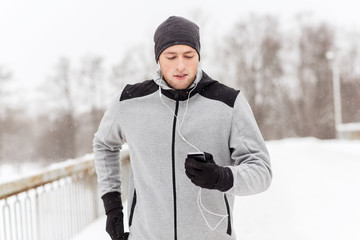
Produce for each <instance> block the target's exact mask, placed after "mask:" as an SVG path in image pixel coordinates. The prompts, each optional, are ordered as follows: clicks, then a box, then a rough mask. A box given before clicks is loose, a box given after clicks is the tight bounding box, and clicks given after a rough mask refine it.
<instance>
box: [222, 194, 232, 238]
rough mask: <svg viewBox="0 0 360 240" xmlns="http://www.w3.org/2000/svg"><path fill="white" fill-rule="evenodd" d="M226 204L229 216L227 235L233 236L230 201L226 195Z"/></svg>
mask: <svg viewBox="0 0 360 240" xmlns="http://www.w3.org/2000/svg"><path fill="white" fill-rule="evenodd" d="M224 199H225V204H226V211H227V214H228V227H227V231H226V233H227V234H228V235H230V236H231V215H230V206H229V201H228V199H227V197H226V194H224Z"/></svg>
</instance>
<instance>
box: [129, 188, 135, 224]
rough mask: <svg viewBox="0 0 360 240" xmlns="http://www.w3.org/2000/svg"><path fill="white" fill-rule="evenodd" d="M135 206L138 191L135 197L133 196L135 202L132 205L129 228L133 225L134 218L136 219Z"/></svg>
mask: <svg viewBox="0 0 360 240" xmlns="http://www.w3.org/2000/svg"><path fill="white" fill-rule="evenodd" d="M135 206H136V190H135V189H134V195H133V200H132V203H131V209H130V216H129V227H130V226H131V224H132V220H133V217H134V211H135Z"/></svg>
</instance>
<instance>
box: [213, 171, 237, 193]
mask: <svg viewBox="0 0 360 240" xmlns="http://www.w3.org/2000/svg"><path fill="white" fill-rule="evenodd" d="M221 170H222V171H220V176H219V180H218V182H217V183H216V185H215V188H216V189H218V190H220V191H221V192H226V191H228V190H229V189H230V188H232V186H233V185H234V176H233V173H232V171H231V169H230V168H228V167H224V168H222V169H221Z"/></svg>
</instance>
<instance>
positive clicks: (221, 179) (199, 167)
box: [185, 152, 234, 192]
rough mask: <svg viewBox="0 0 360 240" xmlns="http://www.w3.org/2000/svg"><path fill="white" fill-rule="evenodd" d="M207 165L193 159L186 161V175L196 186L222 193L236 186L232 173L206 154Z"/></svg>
mask: <svg viewBox="0 0 360 240" xmlns="http://www.w3.org/2000/svg"><path fill="white" fill-rule="evenodd" d="M205 159H206V163H202V162H199V161H197V160H195V159H192V158H186V160H185V173H186V175H187V176H188V178H190V180H191V182H192V183H194V184H195V185H196V186H199V187H201V188H207V189H217V190H220V191H222V192H225V191H227V190H229V189H230V188H231V187H232V186H233V184H234V177H233V174H232V171H231V169H230V168H228V167H221V166H218V165H217V164H216V163H215V162H214V159H213V156H212V155H211V154H210V153H206V152H205Z"/></svg>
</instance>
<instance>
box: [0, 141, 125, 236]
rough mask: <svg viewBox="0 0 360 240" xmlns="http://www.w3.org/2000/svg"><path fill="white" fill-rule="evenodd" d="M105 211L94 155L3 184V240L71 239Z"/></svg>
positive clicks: (0, 201)
mask: <svg viewBox="0 0 360 240" xmlns="http://www.w3.org/2000/svg"><path fill="white" fill-rule="evenodd" d="M128 158H129V153H128V149H127V148H125V149H123V150H121V161H122V162H124V161H123V160H124V159H128ZM102 213H103V207H102V204H101V203H100V201H99V196H98V189H97V181H96V173H95V170H94V161H93V155H87V156H85V157H83V158H79V159H74V160H68V161H65V162H62V163H58V164H55V165H53V166H50V167H48V168H45V169H43V170H41V171H40V172H39V173H36V174H32V175H29V176H25V177H22V178H19V179H16V180H13V181H10V182H4V183H0V240H20V239H21V240H24V239H26V240H42V239H46V240H48V239H52V240H57V239H59V240H62V239H66V240H68V239H71V238H72V237H73V236H75V235H76V234H77V233H79V232H80V231H81V230H82V229H84V228H85V227H86V226H87V225H89V224H90V223H91V222H92V221H93V220H95V219H96V218H98V217H99V216H100V215H101V214H102Z"/></svg>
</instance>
